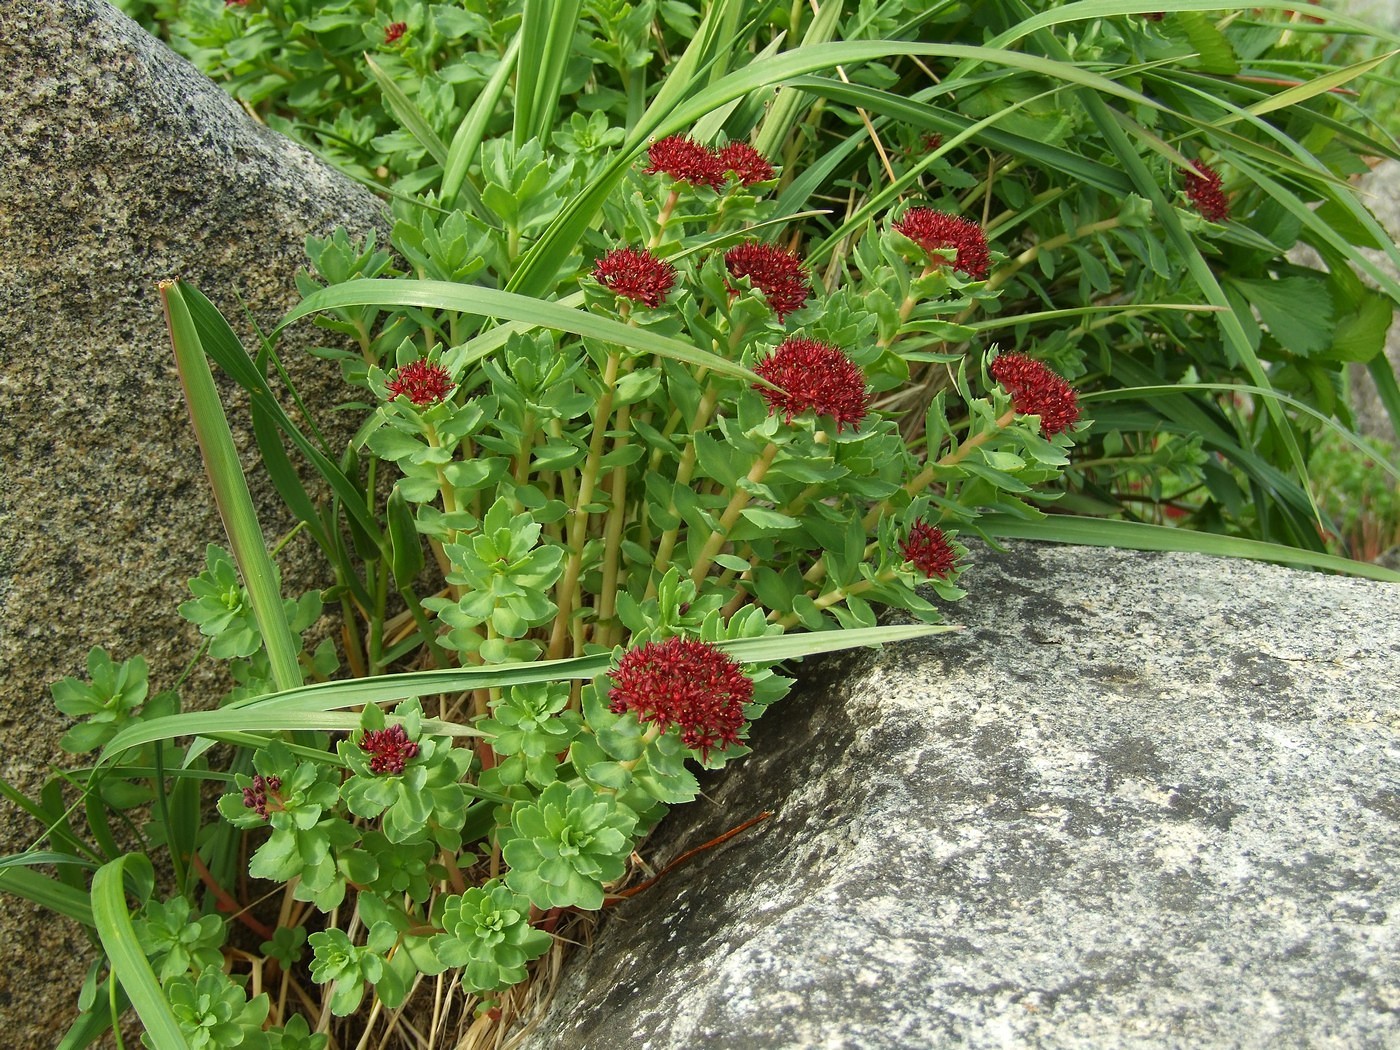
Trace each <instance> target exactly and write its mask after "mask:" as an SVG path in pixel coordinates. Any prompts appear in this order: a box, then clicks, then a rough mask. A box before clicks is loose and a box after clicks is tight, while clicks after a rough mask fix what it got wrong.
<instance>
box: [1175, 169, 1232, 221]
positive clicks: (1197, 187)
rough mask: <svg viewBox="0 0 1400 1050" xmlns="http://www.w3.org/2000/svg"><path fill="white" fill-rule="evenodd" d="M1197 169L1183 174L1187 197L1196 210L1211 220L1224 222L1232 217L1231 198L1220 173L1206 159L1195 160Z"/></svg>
mask: <svg viewBox="0 0 1400 1050" xmlns="http://www.w3.org/2000/svg"><path fill="white" fill-rule="evenodd" d="M1195 165H1196V170H1195V171H1194V172H1190V171H1188V172H1187V173H1186V174H1185V175H1184V176H1182V183H1183V184H1184V186H1185V188H1186V198H1187V200H1189V201H1190V202H1191V203H1192V204H1193V205H1195V207H1196V210H1197V211H1198V212H1200V213H1201V215H1203V216H1204V217H1205V218H1206V219H1208V220H1209V221H1211V222H1224V221H1225V220H1226V219H1228V218H1229V217H1230V199H1229V198H1228V197H1226V196H1225V191H1224V190H1223V189H1221V186H1220V174H1219V172H1217V171H1216V170H1215V169H1214V168H1212V167H1211V166H1210V165H1209V164H1207V163H1206V162H1205V161H1201V160H1198V161H1196V162H1195Z"/></svg>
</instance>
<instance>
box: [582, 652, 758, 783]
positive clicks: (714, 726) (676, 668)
mask: <svg viewBox="0 0 1400 1050" xmlns="http://www.w3.org/2000/svg"><path fill="white" fill-rule="evenodd" d="M608 676H609V677H610V678H611V679H612V680H613V681H614V682H615V683H616V685H615V686H614V688H613V689H611V690H610V691H609V692H608V699H609V700H610V701H611V704H610V707H609V710H611V711H612V712H613V714H618V715H620V714H625V713H626V712H628V711H631V712H632V713H634V714H635V715H636V716H637V718H638V719H639V720H641V721H643V722H654V723H655V724H656V725H657V726H659V727H660V728H661V730H662V731H663V732H664V731H665V730H667V729H669V728H670V727H671V726H672V725H677V726H679V727H680V730H681V743H683V744H684V745H685V746H686V747H689V748H694V749H695V750H696V751H699V752H700V754H701V756H702V757H703V758H709V756H710V750H711V748H715V749H718V750H720V751H723V750H724V749H725V748H726V747H728V746H729V745H730V744H737V743H738V742H739V728H740V727H741V726H742V725H743V724H744V705H745V704H747V703H748V702H749V701H750V700H752V699H753V679H751V678H749V677H748V676H747V675H746V674H744V670H743V668H742V667H740V666H739V664H738V662H737V661H736V660H734V659H733V658H732V657H730V656H726V655H725V654H724V653H722V652H720V651H719V650H718V649H716V648H715V647H714V646H713V645H710V644H709V643H708V642H699V641H694V640H692V639H689V638H667V639H666V640H665V641H664V642H647V644H646V645H643V646H642V647H641V648H639V649H632V650H630V651H629V652H628V653H627V654H626V655H624V656H623V658H622V660H621V661H620V662H619V663H618V665H617V670H616V671H611V672H609V675H608Z"/></svg>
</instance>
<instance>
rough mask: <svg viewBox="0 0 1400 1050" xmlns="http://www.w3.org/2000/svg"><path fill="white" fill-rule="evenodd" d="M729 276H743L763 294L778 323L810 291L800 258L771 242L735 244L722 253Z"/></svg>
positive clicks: (796, 307)
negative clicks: (776, 316)
mask: <svg viewBox="0 0 1400 1050" xmlns="http://www.w3.org/2000/svg"><path fill="white" fill-rule="evenodd" d="M724 266H725V269H727V270H728V271H729V275H730V276H731V277H747V278H748V279H749V280H750V281H752V282H753V285H754V287H755V288H757V289H758V290H759V291H761V292H762V293H763V297H764V298H765V299H767V300H768V305H769V306H770V307H772V308H773V312H774V313H775V314H777V315H778V322H779V323H782V321H783V320H784V319H785V318H786V317H787V315H788V314H790V313H792V312H793V311H794V310H798V309H800V308H801V306H802V304H803V303H805V302H806V301H807V297H808V296H809V295H811V294H812V289H811V286H810V285H809V284H808V283H807V271H806V270H805V269H803V266H802V260H800V259H799V258H798V257H797V256H796V255H794V254H793V253H792V252H785V251H783V249H781V248H778V247H776V246H775V245H772V244H760V243H758V242H753V243H750V244H736V245H735V246H734V247H733V248H730V249H729V251H727V252H725V253H724Z"/></svg>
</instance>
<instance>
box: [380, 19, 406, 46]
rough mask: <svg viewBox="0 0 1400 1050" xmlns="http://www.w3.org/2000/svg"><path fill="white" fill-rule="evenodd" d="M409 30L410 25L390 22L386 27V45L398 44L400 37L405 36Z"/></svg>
mask: <svg viewBox="0 0 1400 1050" xmlns="http://www.w3.org/2000/svg"><path fill="white" fill-rule="evenodd" d="M407 29H408V24H407V23H405V22H390V23H389V24H388V25H387V26H385V27H384V43H386V44H393V43H397V42H398V39H399V37H401V36H403V35H404V33H405V31H407Z"/></svg>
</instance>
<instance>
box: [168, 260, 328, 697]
mask: <svg viewBox="0 0 1400 1050" xmlns="http://www.w3.org/2000/svg"><path fill="white" fill-rule="evenodd" d="M160 294H161V300H162V301H163V302H164V304H165V314H166V321H167V323H168V325H169V328H170V342H171V345H172V347H173V348H174V351H175V364H176V367H177V369H178V370H179V373H180V383H181V385H182V386H183V387H184V391H185V402H186V404H187V405H188V407H189V412H190V420H191V422H192V423H193V424H194V431H195V436H196V437H197V438H198V440H199V448H200V451H201V453H202V454H203V456H204V467H205V471H206V472H207V473H208V475H209V484H210V486H211V487H212V489H213V491H214V502H215V504H216V505H217V506H218V508H219V516H220V517H221V518H222V519H223V522H224V531H225V532H226V533H227V534H228V540H229V546H230V547H231V548H232V549H233V556H234V560H235V561H236V562H237V563H238V571H239V573H240V574H241V575H242V576H243V584H244V586H245V587H246V588H247V590H248V601H249V603H250V604H251V605H252V607H253V614H254V616H255V617H256V618H257V621H258V627H259V629H260V630H261V631H262V637H263V644H264V645H265V646H266V648H267V657H268V662H269V664H270V665H271V669H272V678H273V681H275V682H276V683H277V685H278V687H279V688H282V689H293V688H295V687H296V686H299V685H301V665H300V664H299V663H298V662H297V654H298V653H299V652H300V650H301V646H300V645H298V644H297V642H296V639H295V638H293V637H292V629H291V627H290V626H289V625H288V624H287V617H286V614H285V613H284V611H283V609H282V594H281V592H280V590H279V588H278V584H277V574H276V571H275V570H274V569H273V565H272V559H271V558H270V557H269V556H268V553H267V545H266V543H265V541H264V540H263V534H262V526H261V525H259V524H258V515H257V511H256V509H255V508H254V507H253V497H252V496H251V495H250V494H249V492H248V482H247V479H245V478H244V477H243V465H242V464H241V463H240V462H239V461H238V448H237V446H235V445H234V443H233V433H232V432H231V431H230V430H229V425H228V417H227V416H225V415H224V406H223V402H222V401H221V400H220V399H219V392H218V390H217V389H216V388H215V386H214V375H213V373H212V372H210V370H209V360H208V358H206V357H205V355H204V347H203V344H202V343H201V342H200V338H199V332H198V330H197V329H196V328H195V325H194V320H193V318H192V317H191V316H190V311H189V307H188V306H187V305H186V303H185V299H184V296H183V294H182V292H181V286H180V285H179V283H178V282H175V281H166V282H164V283H162V284H161V286H160Z"/></svg>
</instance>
